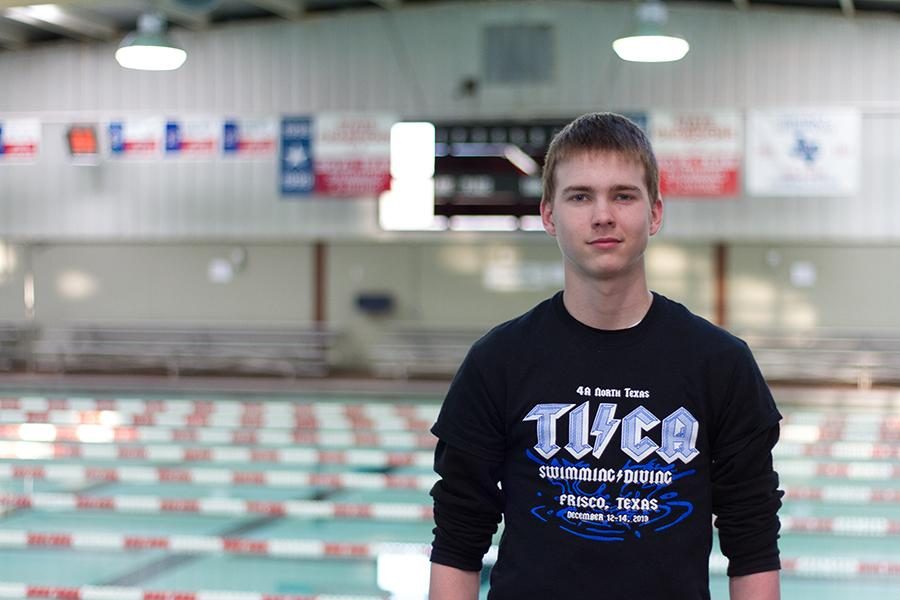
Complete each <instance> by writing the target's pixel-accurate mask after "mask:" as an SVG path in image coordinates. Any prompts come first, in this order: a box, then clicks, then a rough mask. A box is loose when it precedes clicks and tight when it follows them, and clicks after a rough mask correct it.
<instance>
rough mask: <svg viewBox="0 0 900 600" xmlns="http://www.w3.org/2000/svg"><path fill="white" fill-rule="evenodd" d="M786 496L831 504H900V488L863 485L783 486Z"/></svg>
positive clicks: (797, 499)
mask: <svg viewBox="0 0 900 600" xmlns="http://www.w3.org/2000/svg"><path fill="white" fill-rule="evenodd" d="M782 489H783V490H784V496H785V498H787V499H789V500H793V501H801V500H808V501H814V502H828V503H831V504H900V489H890V488H871V487H862V486H849V485H847V486H842V485H835V486H824V487H805V486H793V485H788V486H783V488H782Z"/></svg>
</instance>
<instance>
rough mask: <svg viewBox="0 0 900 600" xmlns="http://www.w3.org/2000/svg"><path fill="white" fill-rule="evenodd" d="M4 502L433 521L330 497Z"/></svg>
mask: <svg viewBox="0 0 900 600" xmlns="http://www.w3.org/2000/svg"><path fill="white" fill-rule="evenodd" d="M0 507H3V508H5V509H7V510H11V509H17V508H19V509H21V508H24V509H40V510H52V511H107V512H117V513H128V514H136V513H140V514H170V513H189V514H202V515H210V516H229V517H241V516H248V515H268V516H278V517H298V518H307V519H377V520H382V521H431V520H432V519H433V517H434V514H433V510H432V507H431V506H430V505H425V504H412V503H399V502H391V503H368V504H352V503H346V502H328V501H325V500H286V501H262V500H243V499H240V498H159V497H156V496H106V497H100V496H81V495H77V494H55V493H47V494H43V493H42V494H32V495H30V496H17V495H14V494H0Z"/></svg>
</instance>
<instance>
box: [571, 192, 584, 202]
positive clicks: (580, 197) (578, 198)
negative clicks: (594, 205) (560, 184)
mask: <svg viewBox="0 0 900 600" xmlns="http://www.w3.org/2000/svg"><path fill="white" fill-rule="evenodd" d="M569 199H570V200H574V201H575V202H584V201H585V200H587V199H588V197H587V194H573V195H572V196H569Z"/></svg>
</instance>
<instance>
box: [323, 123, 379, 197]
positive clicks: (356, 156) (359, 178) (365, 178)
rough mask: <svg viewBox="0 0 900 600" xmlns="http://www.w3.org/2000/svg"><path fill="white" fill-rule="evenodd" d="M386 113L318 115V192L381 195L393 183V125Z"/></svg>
mask: <svg viewBox="0 0 900 600" xmlns="http://www.w3.org/2000/svg"><path fill="white" fill-rule="evenodd" d="M396 121H397V119H396V118H395V117H394V116H392V115H384V114H353V113H349V114H340V113H326V114H323V115H317V116H316V117H315V125H314V127H313V129H314V142H313V148H314V153H315V154H314V169H315V177H316V193H317V194H319V195H323V196H371V197H373V198H375V197H377V196H378V195H379V194H380V193H381V192H383V191H385V190H387V189H388V188H390V185H391V127H392V126H393V124H394V123H395V122H396Z"/></svg>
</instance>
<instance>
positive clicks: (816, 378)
mask: <svg viewBox="0 0 900 600" xmlns="http://www.w3.org/2000/svg"><path fill="white" fill-rule="evenodd" d="M741 337H743V339H744V340H745V341H746V342H747V343H748V344H750V347H751V348H752V350H753V353H754V355H755V356H756V360H757V362H758V363H759V366H760V369H761V370H762V372H763V374H764V375H765V376H766V379H768V380H769V381H778V382H787V383H840V384H851V385H855V386H857V387H860V388H869V387H872V386H873V385H878V384H897V383H900V332H897V331H893V332H892V331H884V330H882V331H873V330H869V331H864V330H838V329H816V330H809V331H802V332H785V331H779V332H763V331H756V332H747V333H746V334H744V335H741Z"/></svg>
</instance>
